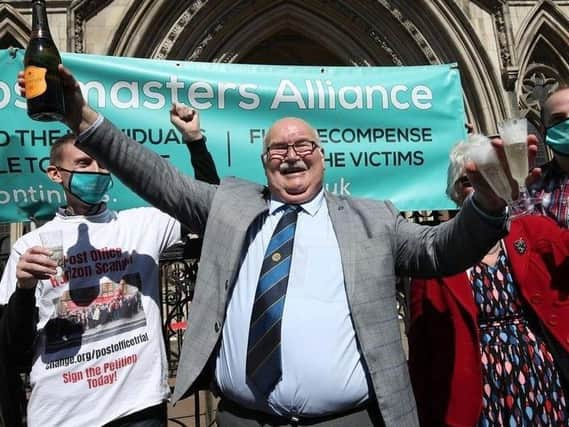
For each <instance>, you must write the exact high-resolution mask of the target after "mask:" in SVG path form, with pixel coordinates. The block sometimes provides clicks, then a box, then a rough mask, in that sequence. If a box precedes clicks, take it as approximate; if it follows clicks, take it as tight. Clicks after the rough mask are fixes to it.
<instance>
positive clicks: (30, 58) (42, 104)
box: [24, 0, 65, 122]
mask: <svg viewBox="0 0 569 427" xmlns="http://www.w3.org/2000/svg"><path fill="white" fill-rule="evenodd" d="M59 64H61V56H59V51H58V50H57V47H56V46H55V43H54V42H53V39H52V37H51V33H50V32H49V25H48V22H47V12H46V9H45V0H33V2H32V34H31V37H30V42H29V44H28V48H27V49H26V54H25V56H24V67H25V68H24V80H25V83H26V99H27V102H28V115H29V116H30V117H31V118H32V119H34V120H40V121H44V122H49V121H55V120H58V121H59V120H61V119H62V118H63V116H64V115H65V101H64V97H63V84H62V81H61V77H60V75H59V72H58V71H57V66H58V65H59Z"/></svg>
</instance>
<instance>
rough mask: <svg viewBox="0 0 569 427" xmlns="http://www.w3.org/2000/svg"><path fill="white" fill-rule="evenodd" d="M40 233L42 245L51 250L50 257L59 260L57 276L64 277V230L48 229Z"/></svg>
mask: <svg viewBox="0 0 569 427" xmlns="http://www.w3.org/2000/svg"><path fill="white" fill-rule="evenodd" d="M39 235H40V242H41V245H42V246H43V247H44V248H47V249H49V250H50V251H51V255H50V258H51V259H52V260H54V261H55V262H57V267H56V269H57V273H56V274H55V277H56V278H61V277H63V268H64V256H63V232H62V231H61V230H46V231H40V233H39Z"/></svg>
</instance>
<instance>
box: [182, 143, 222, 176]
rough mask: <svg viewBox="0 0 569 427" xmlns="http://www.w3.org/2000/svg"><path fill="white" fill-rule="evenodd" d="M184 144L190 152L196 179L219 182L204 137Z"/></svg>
mask: <svg viewBox="0 0 569 427" xmlns="http://www.w3.org/2000/svg"><path fill="white" fill-rule="evenodd" d="M186 146H187V147H188V150H189V152H190V161H191V163H192V167H193V168H194V173H195V177H196V179H197V180H199V181H203V182H207V183H208V184H219V176H218V175H217V170H216V168H215V163H214V161H213V158H212V157H211V154H210V152H209V151H208V149H207V147H206V137H205V136H204V137H203V138H202V139H198V140H196V141H192V142H186Z"/></svg>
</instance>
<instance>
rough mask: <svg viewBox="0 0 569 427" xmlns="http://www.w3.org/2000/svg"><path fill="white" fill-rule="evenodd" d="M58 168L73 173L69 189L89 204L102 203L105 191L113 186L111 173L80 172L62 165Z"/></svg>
mask: <svg viewBox="0 0 569 427" xmlns="http://www.w3.org/2000/svg"><path fill="white" fill-rule="evenodd" d="M58 169H61V170H62V171H65V172H69V173H70V174H71V175H70V177H69V188H68V189H67V191H69V192H70V193H71V194H72V195H73V196H75V197H77V198H78V199H79V200H81V201H82V202H83V203H87V204H88V205H96V204H98V203H101V201H102V200H103V197H104V196H105V193H106V192H107V191H108V190H109V189H110V188H111V187H112V186H113V181H112V179H111V174H109V173H101V172H80V171H72V170H68V169H64V168H61V167H59V168H58Z"/></svg>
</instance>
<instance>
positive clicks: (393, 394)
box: [78, 121, 506, 427]
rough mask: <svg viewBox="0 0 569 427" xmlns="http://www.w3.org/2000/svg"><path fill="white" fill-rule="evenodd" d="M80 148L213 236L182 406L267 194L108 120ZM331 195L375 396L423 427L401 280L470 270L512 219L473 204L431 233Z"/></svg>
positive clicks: (376, 206) (380, 206)
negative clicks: (214, 175)
mask: <svg viewBox="0 0 569 427" xmlns="http://www.w3.org/2000/svg"><path fill="white" fill-rule="evenodd" d="M78 144H79V147H80V148H81V149H83V150H84V151H86V152H87V153H89V154H90V155H92V156H93V157H95V158H96V159H97V160H100V161H102V162H103V164H105V165H106V166H107V167H108V168H109V169H110V170H111V172H112V173H114V174H115V175H117V176H118V178H120V179H121V180H122V181H123V182H124V183H125V184H127V185H128V186H129V187H130V188H132V189H133V190H134V191H135V192H136V193H138V194H139V195H141V196H142V197H143V198H145V199H146V200H147V201H148V202H150V203H151V204H153V205H155V206H157V207H158V208H159V209H161V210H163V211H164V212H167V213H168V214H170V215H172V216H174V217H175V218H177V219H178V220H180V222H182V223H184V224H185V225H186V226H188V227H189V228H190V229H191V230H192V231H194V232H196V233H198V234H203V235H204V243H203V249H202V256H201V261H200V267H199V272H198V278H197V283H196V289H195V294H194V300H193V302H192V306H191V310H190V314H189V319H188V323H189V327H188V330H187V331H186V334H185V336H184V344H183V349H182V355H181V360H180V365H179V368H178V373H177V378H176V387H175V391H174V396H173V400H174V401H176V400H178V399H180V398H181V397H182V396H184V395H185V394H186V393H187V392H188V391H193V389H194V387H195V383H196V379H197V378H198V376H199V375H200V374H201V373H202V371H203V370H204V368H205V367H206V364H207V362H208V360H209V359H210V357H211V356H212V354H213V353H214V351H215V350H216V348H217V345H218V343H219V338H220V334H221V331H222V328H223V322H224V319H225V310H226V306H227V302H228V297H229V296H230V295H231V289H232V286H233V284H234V282H235V280H236V277H237V275H238V272H239V268H240V261H241V257H242V255H243V250H244V243H245V237H246V234H247V229H248V227H249V226H250V225H251V224H252V222H253V221H254V220H255V218H257V217H258V216H259V215H261V214H262V213H263V212H264V211H265V210H266V209H267V208H268V206H267V203H266V194H267V192H266V188H265V187H263V186H260V185H257V184H253V183H251V182H247V181H243V180H240V179H236V178H230V179H225V180H223V181H222V183H221V184H220V185H219V186H214V185H210V184H205V183H202V182H199V181H196V180H194V179H192V178H190V177H189V176H186V175H183V174H181V173H180V172H178V171H177V170H176V169H175V168H174V167H172V166H171V165H170V164H169V163H168V162H167V161H165V160H164V159H162V158H161V157H160V156H158V155H156V154H154V153H152V152H150V151H148V150H145V149H143V148H142V147H141V146H140V144H138V143H136V142H134V141H131V140H129V139H128V138H127V137H126V136H125V135H124V134H122V133H121V132H120V131H119V130H118V129H116V128H115V127H114V126H113V125H112V124H111V123H110V122H108V121H104V122H103V124H102V125H101V126H99V127H98V128H97V129H96V130H95V131H94V132H93V133H92V134H90V135H89V136H87V137H86V138H84V139H82V140H81V141H80V142H79V143H78ZM325 196H326V200H327V203H328V209H329V212H330V218H331V221H332V224H333V226H334V230H335V232H336V236H337V239H338V243H339V247H340V254H341V259H342V268H343V271H344V277H345V285H346V294H347V297H348V301H349V306H350V310H351V314H352V318H353V323H354V327H355V330H356V336H357V339H358V343H359V345H360V349H361V352H362V357H363V361H364V365H365V367H366V368H367V372H368V375H369V378H370V380H371V386H373V390H370V392H371V395H373V396H375V397H376V398H377V401H378V404H379V408H380V410H381V414H382V416H383V419H384V421H385V424H386V425H387V426H397V427H400V426H416V425H418V420H417V414H416V409H415V401H414V397H413V393H412V389H411V387H410V383H409V376H408V372H407V364H406V360H405V356H404V353H403V348H402V344H401V338H400V333H399V325H398V318H397V313H396V303H395V279H396V275H398V274H400V275H411V276H419V277H421V276H422V277H427V276H439V275H449V274H454V273H457V272H459V271H463V270H464V269H466V268H467V267H468V266H469V265H472V264H473V263H474V262H476V261H477V260H478V259H480V258H482V256H483V255H484V254H485V253H486V251H487V250H488V249H489V248H490V247H491V246H492V244H493V243H494V242H496V241H497V240H498V239H499V238H500V237H501V236H502V235H503V234H505V230H506V227H505V221H504V222H503V223H499V224H496V223H495V222H493V221H488V220H485V219H484V218H482V217H481V216H480V215H479V214H478V213H477V211H476V210H475V209H474V208H473V206H472V205H471V203H469V202H467V203H466V204H465V206H464V208H463V209H462V211H461V213H460V214H459V215H458V216H457V217H456V218H455V219H454V220H451V221H448V222H446V223H445V224H442V225H440V226H437V227H426V226H420V225H417V224H414V223H410V222H408V221H407V220H405V219H404V218H402V217H401V215H399V214H398V212H397V210H396V209H395V208H394V207H393V205H392V204H391V203H389V202H383V201H374V200H366V199H356V198H348V197H337V196H334V195H332V194H329V193H326V194H325ZM307 286H308V284H307ZM299 351H302V350H301V349H299ZM307 357H309V355H307ZM331 374H332V373H331Z"/></svg>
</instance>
